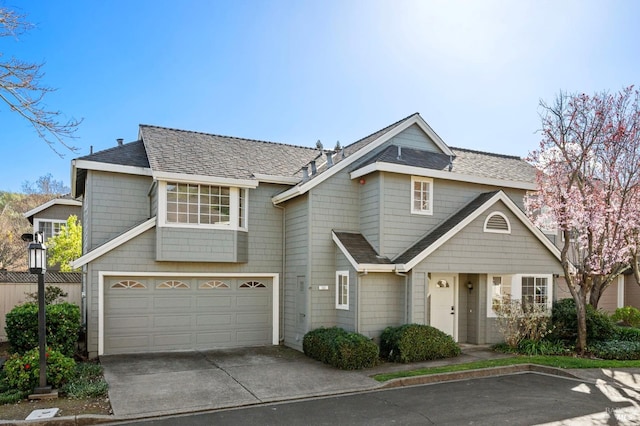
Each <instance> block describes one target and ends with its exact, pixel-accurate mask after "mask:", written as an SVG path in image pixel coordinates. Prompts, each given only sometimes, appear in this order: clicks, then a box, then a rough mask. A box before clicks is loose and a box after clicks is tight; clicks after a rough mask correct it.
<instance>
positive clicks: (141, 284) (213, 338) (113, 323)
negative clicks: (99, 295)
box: [104, 276, 273, 355]
mask: <svg viewBox="0 0 640 426" xmlns="http://www.w3.org/2000/svg"><path fill="white" fill-rule="evenodd" d="M104 284H105V285H104V292H105V295H104V354H105V355H110V354H122V353H134V352H160V351H171V350H188V349H218V348H232V347H240V346H257V345H268V344H271V342H272V330H273V324H272V322H273V321H272V319H273V300H272V299H273V297H272V290H273V282H272V280H271V279H270V278H246V279H243V278H206V277H204V278H202V277H198V278H185V277H161V278H158V277H149V278H146V277H145V278H142V277H126V276H123V277H108V278H106V279H105V283H104Z"/></svg>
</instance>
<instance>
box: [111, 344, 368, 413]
mask: <svg viewBox="0 0 640 426" xmlns="http://www.w3.org/2000/svg"><path fill="white" fill-rule="evenodd" d="M100 362H101V364H102V366H103V368H104V376H105V379H106V381H107V382H108V383H109V398H110V400H111V406H112V408H113V411H114V414H115V415H116V416H136V417H139V416H156V415H166V414H176V413H184V412H193V411H200V410H211V409H216V408H227V407H237V406H243V405H251V404H258V403H262V402H274V401H282V400H289V399H297V398H305V397H310V396H318V395H333V394H338V393H345V392H355V391H362V390H370V389H375V388H378V387H380V383H378V382H376V381H375V380H373V379H371V378H370V377H368V376H367V375H366V374H365V373H362V372H348V371H340V370H337V369H335V368H333V367H329V366H327V365H324V364H322V363H320V362H317V361H314V360H312V359H309V358H307V357H306V356H305V355H304V354H302V353H300V352H298V351H295V350H293V349H290V348H286V347H283V346H268V347H257V348H243V349H229V350H216V351H202V352H170V353H162V354H136V355H113V356H103V357H101V358H100Z"/></svg>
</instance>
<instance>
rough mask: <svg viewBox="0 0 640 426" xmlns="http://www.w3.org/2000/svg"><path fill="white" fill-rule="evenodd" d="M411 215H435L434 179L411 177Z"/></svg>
mask: <svg viewBox="0 0 640 426" xmlns="http://www.w3.org/2000/svg"><path fill="white" fill-rule="evenodd" d="M411 213H413V214H428V215H430V214H433V179H430V178H425V177H420V176H411Z"/></svg>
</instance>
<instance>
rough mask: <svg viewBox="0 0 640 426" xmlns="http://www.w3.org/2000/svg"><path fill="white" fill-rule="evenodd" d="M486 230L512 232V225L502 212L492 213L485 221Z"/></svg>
mask: <svg viewBox="0 0 640 426" xmlns="http://www.w3.org/2000/svg"><path fill="white" fill-rule="evenodd" d="M484 231H485V232H501V233H509V232H511V226H510V224H509V221H508V220H507V218H506V217H505V216H504V215H502V214H500V213H492V214H491V215H489V217H488V218H487V220H486V221H485V223H484Z"/></svg>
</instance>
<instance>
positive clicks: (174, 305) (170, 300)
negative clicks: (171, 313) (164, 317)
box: [153, 296, 191, 310]
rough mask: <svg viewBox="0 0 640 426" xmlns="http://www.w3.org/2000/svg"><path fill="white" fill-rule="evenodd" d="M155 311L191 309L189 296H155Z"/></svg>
mask: <svg viewBox="0 0 640 426" xmlns="http://www.w3.org/2000/svg"><path fill="white" fill-rule="evenodd" d="M153 307H154V308H156V309H174V310H175V309H185V308H190V307H191V296H161V297H158V296H156V297H155V298H154V299H153Z"/></svg>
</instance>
